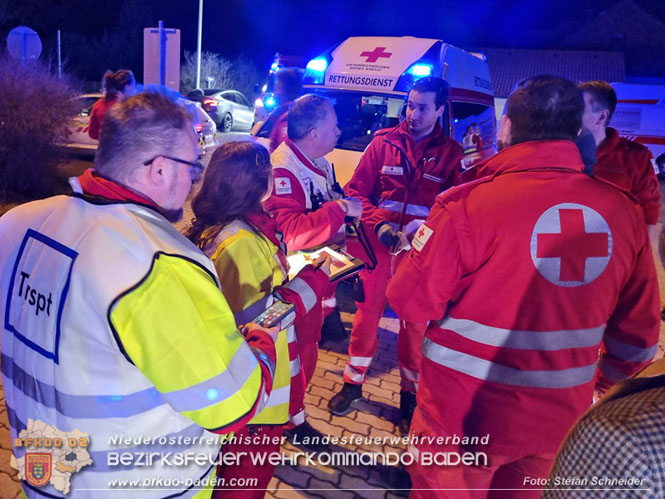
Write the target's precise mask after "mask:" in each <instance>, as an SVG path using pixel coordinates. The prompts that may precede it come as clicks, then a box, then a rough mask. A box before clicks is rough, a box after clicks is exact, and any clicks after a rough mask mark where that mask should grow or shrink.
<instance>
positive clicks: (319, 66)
mask: <svg viewBox="0 0 665 499" xmlns="http://www.w3.org/2000/svg"><path fill="white" fill-rule="evenodd" d="M327 67H328V61H327V60H326V59H324V58H323V57H317V58H316V59H312V60H311V61H309V62H308V63H307V69H309V70H311V71H316V72H317V73H323V72H325V70H326V68H327Z"/></svg>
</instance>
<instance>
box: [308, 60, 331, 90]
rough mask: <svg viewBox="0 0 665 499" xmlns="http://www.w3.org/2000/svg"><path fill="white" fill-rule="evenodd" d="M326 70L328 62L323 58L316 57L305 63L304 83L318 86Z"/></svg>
mask: <svg viewBox="0 0 665 499" xmlns="http://www.w3.org/2000/svg"><path fill="white" fill-rule="evenodd" d="M327 68H328V60H327V59H326V58H325V57H317V58H316V59H312V60H311V61H309V62H308V63H307V68H306V69H305V78H304V83H313V84H315V85H320V84H321V83H323V78H324V75H325V72H326V69H327Z"/></svg>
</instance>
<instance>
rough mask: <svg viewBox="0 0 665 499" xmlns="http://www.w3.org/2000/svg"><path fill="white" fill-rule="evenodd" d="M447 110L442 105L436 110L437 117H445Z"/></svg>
mask: <svg viewBox="0 0 665 499" xmlns="http://www.w3.org/2000/svg"><path fill="white" fill-rule="evenodd" d="M445 110H446V105H445V104H442V105H441V107H440V108H439V109H437V110H436V115H437V116H443V113H444V111H445Z"/></svg>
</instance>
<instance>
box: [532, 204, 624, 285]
mask: <svg viewBox="0 0 665 499" xmlns="http://www.w3.org/2000/svg"><path fill="white" fill-rule="evenodd" d="M611 256H612V232H611V231H610V227H609V225H608V224H607V222H606V221H605V219H604V218H603V217H602V216H601V215H600V214H599V213H598V212H597V211H595V210H593V209H591V208H589V207H588V206H584V205H581V204H576V203H563V204H558V205H556V206H552V207H551V208H549V209H547V210H546V211H545V212H544V213H543V214H542V215H541V216H540V218H539V219H538V221H537V222H536V225H535V227H534V228H533V233H532V235H531V259H532V260H533V264H534V265H535V266H536V269H538V272H539V273H540V274H541V275H542V276H543V277H544V278H545V279H547V280H548V281H550V282H551V283H552V284H556V285H558V286H565V287H574V286H581V285H583V284H589V283H590V282H592V281H593V280H595V279H596V278H597V277H598V276H600V274H602V273H603V271H604V270H605V269H606V268H607V264H608V263H609V261H610V257H611Z"/></svg>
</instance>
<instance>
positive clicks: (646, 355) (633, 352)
mask: <svg viewBox="0 0 665 499" xmlns="http://www.w3.org/2000/svg"><path fill="white" fill-rule="evenodd" d="M605 347H606V348H607V351H608V352H609V353H611V354H612V355H614V356H616V357H619V358H620V359H622V360H626V361H629V362H646V361H647V360H651V359H652V358H653V357H654V356H655V355H656V353H657V352H658V344H656V345H653V346H651V347H636V346H635V345H629V344H628V343H624V342H623V341H619V340H616V339H614V338H612V337H610V336H607V337H605Z"/></svg>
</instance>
